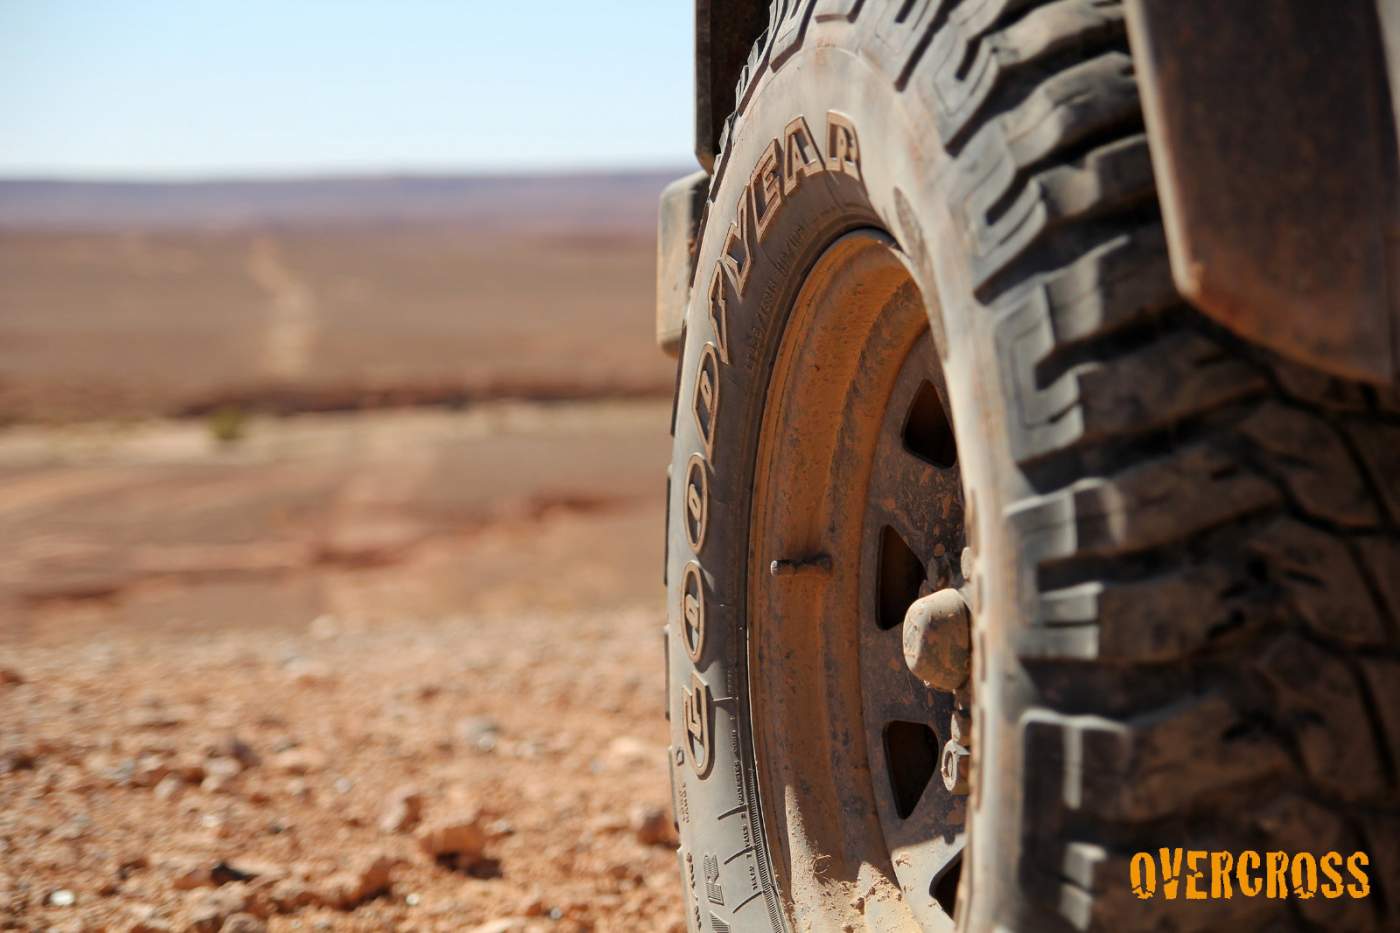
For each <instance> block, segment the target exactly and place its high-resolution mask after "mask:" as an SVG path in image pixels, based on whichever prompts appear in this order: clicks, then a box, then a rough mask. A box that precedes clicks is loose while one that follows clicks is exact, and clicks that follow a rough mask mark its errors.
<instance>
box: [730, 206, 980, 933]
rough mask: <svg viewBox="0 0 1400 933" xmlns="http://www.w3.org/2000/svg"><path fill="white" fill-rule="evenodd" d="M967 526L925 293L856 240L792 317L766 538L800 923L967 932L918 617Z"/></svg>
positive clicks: (758, 682)
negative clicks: (911, 655) (960, 916)
mask: <svg viewBox="0 0 1400 933" xmlns="http://www.w3.org/2000/svg"><path fill="white" fill-rule="evenodd" d="M930 399H931V400H932V402H930ZM911 439H912V440H913V441H914V442H915V443H912V444H911ZM962 526H963V521H962V487H961V482H960V476H959V474H958V467H957V458H956V445H955V443H954V442H953V437H952V431H951V420H950V415H949V406H948V402H947V391H946V386H945V385H944V383H943V378H942V373H941V367H940V366H939V364H938V359H937V354H936V352H935V351H934V349H933V345H932V341H931V338H930V336H929V328H928V316H927V309H926V307H925V305H924V301H923V298H922V296H920V294H919V292H918V289H917V287H916V286H915V284H914V281H913V278H912V276H911V275H910V272H909V270H908V268H907V266H906V265H905V263H904V260H903V257H902V256H901V255H900V254H899V252H898V250H897V248H896V247H895V246H894V244H893V241H891V240H890V238H889V237H888V236H886V235H884V234H882V233H879V232H877V231H868V230H862V231H857V232H855V233H851V234H847V235H846V236H845V237H842V238H841V239H840V240H838V241H837V242H836V243H834V244H833V245H832V246H831V247H830V248H829V249H828V250H827V251H826V252H825V253H824V254H823V255H822V257H821V258H820V259H819V260H818V261H817V262H816V264H815V265H814V267H813V269H812V270H811V272H810V273H809V275H808V277H807V279H806V281H805V282H804V284H803V286H802V289H801V291H800V292H799V295H798V298H797V300H796V301H795V302H794V305H793V308H792V309H791V312H790V315H789V318H788V324H787V327H786V329H785V331H784V337H783V340H782V345H781V347H780V348H779V352H778V356H777V359H776V361H775V365H774V368H773V377H772V382H771V383H770V386H769V389H768V396H767V401H766V404H765V415H764V423H763V427H762V430H761V433H760V439H759V445H758V451H757V458H756V470H755V487H754V505H753V526H752V527H753V532H752V534H751V539H750V548H749V551H750V554H749V586H748V595H749V611H750V616H749V617H750V619H751V620H752V622H751V627H750V641H749V656H750V665H749V672H750V673H749V679H750V696H751V698H752V707H753V722H754V744H755V753H756V759H757V761H758V767H759V793H760V798H761V804H762V807H761V809H762V813H763V819H764V824H765V830H766V831H767V833H768V837H769V838H770V839H776V840H777V844H776V845H773V846H772V850H773V859H774V862H775V866H774V868H775V872H776V874H777V875H778V877H779V879H780V882H781V883H783V884H784V885H785V888H786V891H785V893H786V895H787V897H786V898H785V899H786V901H787V902H788V904H789V909H790V910H791V911H792V913H793V915H794V916H793V920H794V921H795V922H796V923H797V924H798V925H799V926H801V925H802V924H803V921H804V920H806V921H814V920H820V921H822V922H838V921H841V920H845V922H848V923H853V924H864V925H867V926H871V927H875V928H883V927H887V926H892V925H896V924H905V925H908V924H909V923H911V922H913V923H918V924H919V925H921V926H922V927H923V928H925V929H931V930H938V929H951V928H952V926H953V922H952V915H953V908H954V902H955V893H956V889H957V880H958V873H959V871H960V863H961V856H962V850H963V834H962V826H963V823H964V820H965V804H966V800H967V798H966V797H964V796H956V795H952V794H950V793H949V792H948V791H947V790H946V789H945V788H944V787H943V783H942V781H941V779H940V777H939V775H938V769H937V764H938V752H939V749H940V748H941V746H942V744H943V742H945V741H946V740H947V739H948V735H947V734H946V733H947V731H948V730H947V725H946V724H947V723H948V721H949V719H950V715H951V713H952V708H953V702H954V701H953V697H952V696H951V695H948V694H941V693H937V692H935V691H933V690H930V689H929V688H927V687H926V686H925V685H924V684H923V683H922V682H921V681H919V680H918V679H917V678H915V677H913V675H912V674H910V673H909V671H908V668H907V667H906V666H905V664H904V661H903V656H902V652H901V625H900V623H901V622H902V619H903V609H904V608H907V606H908V603H910V602H912V601H913V600H914V599H915V598H917V597H918V596H920V595H923V594H925V593H927V592H929V591H930V590H931V589H936V588H939V587H942V586H954V587H956V586H959V585H961V583H962V579H961V573H960V570H959V560H958V559H959V556H960V554H961V550H962V546H963V541H964V538H963V527H962ZM774 561H778V562H779V563H778V566H777V568H776V569H777V570H779V571H780V572H781V575H778V576H775V575H774V573H773V571H774V569H775V568H774ZM896 565H898V566H896ZM916 570H917V572H915V571H916ZM898 724H903V725H898ZM939 724H942V725H941V726H940V725H939ZM822 733H826V734H825V735H823V734H822ZM814 762H815V764H814ZM896 891H897V892H898V895H899V896H898V897H894V896H892V895H894V894H895V892H896Z"/></svg>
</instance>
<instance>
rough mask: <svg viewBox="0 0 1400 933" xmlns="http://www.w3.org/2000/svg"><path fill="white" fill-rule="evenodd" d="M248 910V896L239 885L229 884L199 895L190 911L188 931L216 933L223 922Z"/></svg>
mask: <svg viewBox="0 0 1400 933" xmlns="http://www.w3.org/2000/svg"><path fill="white" fill-rule="evenodd" d="M247 909H248V895H247V894H246V893H245V892H244V891H243V888H242V886H241V885H236V884H231V885H228V886H226V887H222V888H219V889H218V890H216V891H210V892H208V893H207V894H202V895H200V896H199V897H198V898H197V899H196V900H195V902H194V906H193V908H192V909H191V910H190V929H191V930H193V931H195V933H218V931H219V929H220V928H221V927H222V926H223V924H224V921H225V920H227V919H228V918H229V917H232V916H233V915H234V914H241V913H244V912H246V911H247Z"/></svg>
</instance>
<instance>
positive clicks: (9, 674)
mask: <svg viewBox="0 0 1400 933" xmlns="http://www.w3.org/2000/svg"><path fill="white" fill-rule="evenodd" d="M22 683H24V677H23V676H22V675H21V674H20V672H19V671H17V670H15V669H14V668H13V667H0V687H17V686H19V685H20V684H22Z"/></svg>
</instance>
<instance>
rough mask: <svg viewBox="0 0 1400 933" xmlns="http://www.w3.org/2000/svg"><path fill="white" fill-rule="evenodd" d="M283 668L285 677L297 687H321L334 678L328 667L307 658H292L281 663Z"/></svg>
mask: <svg viewBox="0 0 1400 933" xmlns="http://www.w3.org/2000/svg"><path fill="white" fill-rule="evenodd" d="M283 670H284V671H285V673H286V675H287V679H288V680H290V681H291V682H292V683H294V684H296V685H297V686H299V687H321V686H325V685H327V684H330V683H331V682H333V681H334V680H335V676H334V673H333V672H332V671H331V669H330V668H329V667H327V666H326V665H324V664H322V663H321V662H320V661H312V660H310V659H308V658H292V659H291V660H290V661H288V662H287V663H286V664H285V665H283Z"/></svg>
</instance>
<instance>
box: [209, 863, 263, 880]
mask: <svg viewBox="0 0 1400 933" xmlns="http://www.w3.org/2000/svg"><path fill="white" fill-rule="evenodd" d="M256 877H257V873H256V872H251V871H247V870H245V869H244V867H243V866H242V865H240V864H238V863H236V862H225V861H224V860H223V859H220V860H219V861H217V862H215V863H214V865H213V867H212V868H210V869H209V880H210V881H212V882H214V884H230V883H232V882H234V881H252V880H253V879H254V878H256Z"/></svg>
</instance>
